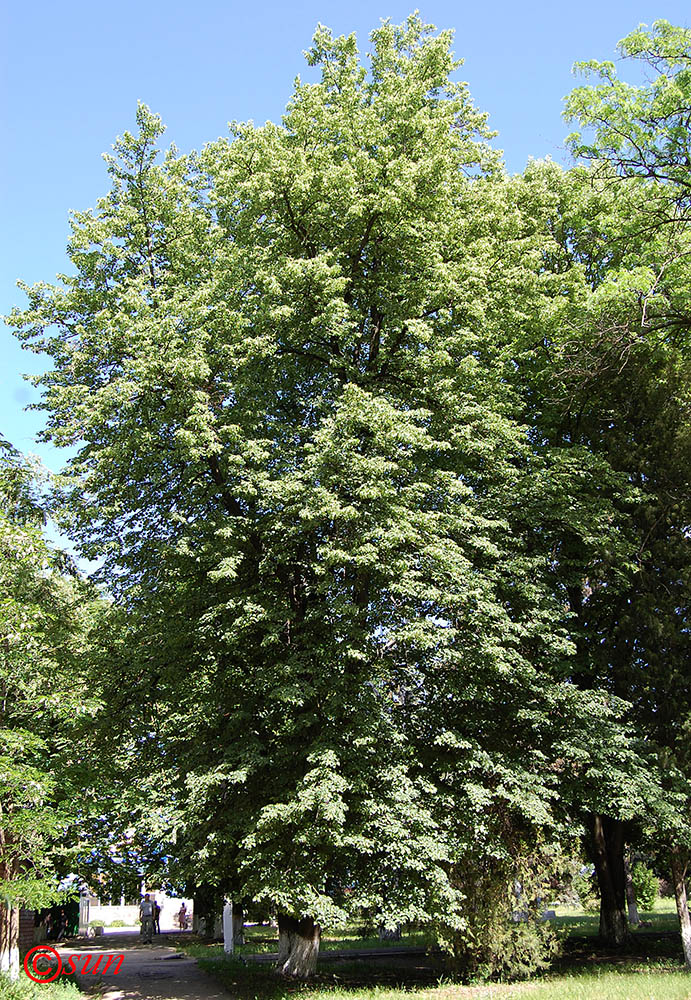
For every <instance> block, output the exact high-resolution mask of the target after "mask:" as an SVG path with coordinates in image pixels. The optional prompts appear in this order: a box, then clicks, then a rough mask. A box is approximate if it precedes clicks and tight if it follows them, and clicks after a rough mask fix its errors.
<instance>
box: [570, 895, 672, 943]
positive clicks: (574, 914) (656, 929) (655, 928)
mask: <svg viewBox="0 0 691 1000" xmlns="http://www.w3.org/2000/svg"><path fill="white" fill-rule="evenodd" d="M556 914H557V916H556V919H555V920H554V921H552V923H553V925H554V926H555V927H556V928H561V929H563V930H564V931H566V932H567V933H568V934H569V935H570V936H574V937H595V936H596V935H597V933H598V927H599V916H598V914H597V913H592V912H586V911H585V910H582V909H581V908H580V907H575V906H558V907H557V908H556ZM639 916H640V918H641V920H642V922H643V923H642V925H641V926H640V927H638V928H634V929H632V934H633V935H634V937H635V936H636V935H638V934H641V933H643V934H645V932H646V931H647V932H653V933H661V932H663V931H678V930H679V920H678V917H677V911H676V906H675V903H674V900H673V899H657V900H656V901H655V908H654V909H653V910H652V912H650V913H644V912H640V913H639Z"/></svg>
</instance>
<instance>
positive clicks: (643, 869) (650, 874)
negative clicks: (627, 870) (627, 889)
mask: <svg viewBox="0 0 691 1000" xmlns="http://www.w3.org/2000/svg"><path fill="white" fill-rule="evenodd" d="M631 878H632V879H633V887H634V889H635V890H636V901H637V903H638V906H639V907H640V909H641V910H643V911H644V912H645V913H649V912H650V911H651V910H652V909H653V907H654V906H655V900H656V899H657V897H658V895H659V892H660V885H659V882H658V878H657V875H656V874H655V872H654V871H651V870H650V868H648V867H647V866H646V865H644V864H642V862H640V861H638V862H636V864H635V865H634V866H633V868H632V870H631Z"/></svg>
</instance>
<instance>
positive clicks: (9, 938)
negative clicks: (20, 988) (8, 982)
mask: <svg viewBox="0 0 691 1000" xmlns="http://www.w3.org/2000/svg"><path fill="white" fill-rule="evenodd" d="M0 973H4V974H5V975H7V976H9V978H10V979H18V978H19V908H18V907H16V906H13V907H10V908H9V909H8V908H7V907H6V906H3V905H2V903H0Z"/></svg>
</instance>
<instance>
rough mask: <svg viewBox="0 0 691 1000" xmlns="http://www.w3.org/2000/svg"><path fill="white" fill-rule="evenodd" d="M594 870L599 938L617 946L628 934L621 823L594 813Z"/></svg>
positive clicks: (592, 824)
mask: <svg viewBox="0 0 691 1000" xmlns="http://www.w3.org/2000/svg"><path fill="white" fill-rule="evenodd" d="M590 832H591V835H592V838H593V857H594V861H595V871H596V872H597V880H598V883H599V885H600V938H601V940H602V941H603V942H604V943H605V944H608V945H610V946H611V947H615V948H619V947H621V945H623V944H624V943H625V941H626V939H627V937H628V933H629V932H628V926H627V923H626V876H625V874H624V824H623V822H622V820H620V819H612V817H611V816H602V815H601V814H600V813H595V814H594V815H593V816H592V817H591V825H590Z"/></svg>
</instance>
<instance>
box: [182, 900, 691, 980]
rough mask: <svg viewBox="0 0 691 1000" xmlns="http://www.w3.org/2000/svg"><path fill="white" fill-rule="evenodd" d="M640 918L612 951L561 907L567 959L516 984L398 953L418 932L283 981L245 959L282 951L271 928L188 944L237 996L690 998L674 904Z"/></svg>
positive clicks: (593, 920) (588, 916) (333, 945)
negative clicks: (468, 978) (376, 955)
mask: <svg viewBox="0 0 691 1000" xmlns="http://www.w3.org/2000/svg"><path fill="white" fill-rule="evenodd" d="M641 917H642V919H643V920H644V921H645V923H646V924H648V925H649V926H643V927H642V928H641V929H640V930H638V931H635V932H634V933H633V938H632V941H631V942H630V945H629V946H628V947H627V949H626V950H625V952H618V953H613V954H611V955H610V954H606V953H605V952H604V951H602V950H601V949H599V948H598V947H597V946H596V944H595V941H594V937H595V935H596V934H597V929H598V928H597V925H598V918H597V915H596V914H593V913H586V912H584V911H583V910H576V909H573V908H570V909H567V908H560V909H559V910H558V911H557V917H556V919H555V921H554V923H555V926H557V927H558V928H559V927H560V928H562V930H563V932H564V938H565V941H564V955H563V957H562V958H561V959H560V960H558V962H557V963H556V964H555V966H554V967H553V969H552V970H551V972H550V973H549V974H548V975H545V976H543V977H541V978H539V979H535V980H533V981H531V982H526V983H515V984H476V985H472V986H465V985H460V984H457V983H454V982H453V981H449V980H448V979H445V978H444V975H443V963H442V960H441V959H440V958H434V957H431V958H430V957H427V958H423V957H408V958H406V956H403V955H400V956H399V955H397V954H396V946H397V945H398V944H400V945H403V946H405V945H418V944H424V943H425V938H424V935H423V934H420V933H418V934H410V935H407V936H404V937H403V940H402V941H401V942H400V943H399V942H388V945H389V946H390V948H391V954H390V957H389V956H388V955H387V956H386V957H385V958H382V959H380V960H375V959H369V960H365V959H362V960H353V959H349V960H346V959H342V960H337V961H336V962H329V963H325V964H323V965H320V966H319V968H318V972H317V975H316V976H315V977H314V978H313V979H312V980H310V982H308V983H300V982H292V981H289V980H284V979H282V978H281V977H279V976H277V975H276V974H275V972H274V971H273V969H272V968H271V966H269V965H266V964H261V965H258V964H254V963H250V964H247V965H244V964H243V962H242V955H243V953H244V954H251V953H252V952H254V953H257V952H258V951H275V950H276V947H277V940H276V931H275V929H272V928H270V927H250V928H246V932H245V933H246V939H247V944H246V945H245V946H244V947H243V948H241V949H238V950H237V952H236V956H237V957H235V958H229V957H227V956H224V955H223V950H222V946H221V945H205V944H202V943H201V942H200V943H198V944H185V945H183V947H184V949H185V951H187V952H188V953H189V954H192V955H195V957H197V958H199V960H200V965H201V967H202V968H205V969H207V970H208V971H209V972H211V973H212V975H214V976H215V977H216V978H217V979H219V980H220V981H221V982H222V983H223V985H224V986H225V987H226V989H227V990H228V991H229V993H230V994H231V996H232V997H233V998H234V1000H293V998H294V1000H520V998H526V1000H529V998H535V1000H691V974H689V973H687V972H685V971H684V969H683V966H682V963H681V948H680V942H679V939H678V937H676V936H674V935H668V934H665V933H663V932H665V931H670V930H673V931H676V930H677V929H678V924H677V919H676V912H675V908H674V902H673V901H672V900H668V899H664V900H658V901H657V903H656V906H655V909H654V911H653V912H652V913H645V914H641ZM656 933H657V934H659V936H656ZM591 939H593V940H591ZM382 945H384V942H381V941H379V940H378V938H361V937H358V936H357V933H356V931H355V929H354V928H347V929H345V930H342V931H340V932H329V933H328V934H327V935H325V937H324V939H323V940H322V948H323V949H324V950H327V951H328V950H332V949H343V950H347V949H353V948H363V949H365V948H377V949H378V948H380V947H381V946H382Z"/></svg>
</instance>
